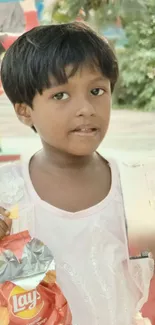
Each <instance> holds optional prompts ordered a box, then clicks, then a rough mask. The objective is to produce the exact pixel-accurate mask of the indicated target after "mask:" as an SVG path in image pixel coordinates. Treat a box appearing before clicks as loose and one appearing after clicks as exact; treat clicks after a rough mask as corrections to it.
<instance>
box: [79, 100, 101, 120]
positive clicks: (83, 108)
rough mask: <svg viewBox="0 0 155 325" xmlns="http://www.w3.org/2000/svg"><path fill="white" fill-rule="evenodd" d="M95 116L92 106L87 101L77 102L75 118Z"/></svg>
mask: <svg viewBox="0 0 155 325" xmlns="http://www.w3.org/2000/svg"><path fill="white" fill-rule="evenodd" d="M93 115H96V111H95V108H94V106H93V105H92V103H91V102H90V101H89V100H86V99H85V100H81V101H79V100H78V109H77V112H76V116H93Z"/></svg>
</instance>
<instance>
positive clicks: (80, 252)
mask: <svg viewBox="0 0 155 325" xmlns="http://www.w3.org/2000/svg"><path fill="white" fill-rule="evenodd" d="M110 167H111V172H112V185H111V190H110V192H109V194H108V196H107V197H106V198H105V199H104V200H103V201H101V202H100V203H98V204H96V205H95V206H93V207H90V208H88V209H86V210H84V211H79V212H76V213H71V212H67V211H63V210H61V209H58V208H56V207H54V206H51V205H50V204H48V203H47V202H45V201H43V200H41V199H40V198H39V196H38V195H37V193H36V191H35V189H34V187H33V185H32V182H31V180H30V176H29V162H27V163H15V164H8V165H5V166H2V167H1V168H0V205H1V206H3V207H5V208H7V209H10V208H11V207H12V206H13V205H15V204H16V203H18V204H19V209H20V218H19V219H18V220H14V222H13V226H12V232H13V233H17V232H19V231H23V230H26V229H28V230H29V232H30V234H31V236H33V237H36V238H38V239H40V240H41V241H43V242H44V243H45V244H46V245H47V246H48V247H49V248H50V249H51V251H52V253H53V256H54V258H55V262H56V268H57V283H58V285H59V286H60V287H61V289H62V291H63V293H64V295H65V297H66V299H67V300H68V303H69V305H70V308H71V312H72V316H73V324H75V325H103V324H106V325H132V324H133V323H134V317H135V315H136V313H137V312H138V311H139V310H140V309H141V307H142V305H143V304H144V302H145V301H146V300H147V296H148V290H149V285H150V280H151V278H152V275H153V261H152V259H150V258H143V259H133V260H130V259H129V253H128V243H127V235H126V224H125V213H124V205H123V197H122V191H121V185H120V177H119V171H118V168H117V166H116V164H115V163H114V162H113V161H111V162H110ZM72 199H74V198H71V200H72Z"/></svg>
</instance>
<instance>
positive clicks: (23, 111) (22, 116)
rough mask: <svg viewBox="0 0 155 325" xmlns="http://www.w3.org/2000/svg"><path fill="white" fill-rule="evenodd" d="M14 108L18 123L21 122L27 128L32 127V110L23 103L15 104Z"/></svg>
mask: <svg viewBox="0 0 155 325" xmlns="http://www.w3.org/2000/svg"><path fill="white" fill-rule="evenodd" d="M14 108H15V112H16V115H17V117H18V119H19V120H20V122H22V123H23V124H25V125H27V126H30V127H32V126H33V122H32V117H31V115H32V114H31V111H32V108H31V107H30V106H28V105H27V104H25V103H22V104H18V103H16V104H15V106H14Z"/></svg>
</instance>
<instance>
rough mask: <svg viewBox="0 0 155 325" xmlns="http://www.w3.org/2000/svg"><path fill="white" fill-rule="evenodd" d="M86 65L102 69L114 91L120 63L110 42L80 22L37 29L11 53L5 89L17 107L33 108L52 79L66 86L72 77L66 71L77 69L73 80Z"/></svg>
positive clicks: (5, 64) (5, 66) (5, 71)
mask: <svg viewBox="0 0 155 325" xmlns="http://www.w3.org/2000/svg"><path fill="white" fill-rule="evenodd" d="M84 63H90V64H92V66H94V65H95V66H96V67H98V68H99V69H100V70H101V72H102V73H103V75H104V76H106V77H107V78H108V79H109V80H110V83H111V91H113V89H114V86H115V83H116V81H117V78H118V63H117V59H116V57H115V54H114V52H113V51H112V49H111V47H110V46H109V44H108V43H107V41H106V40H104V39H103V38H102V37H100V36H98V35H97V34H96V33H95V32H94V31H93V30H92V29H91V28H90V27H88V26H87V25H86V24H84V23H79V22H73V23H68V24H58V25H48V26H39V27H35V28H33V29H32V30H30V31H28V32H26V33H24V34H22V35H21V36H20V37H19V38H18V39H17V40H16V41H15V42H14V43H13V44H12V45H11V46H10V48H9V49H8V50H7V52H6V54H5V56H4V58H3V61H2V66H1V80H2V84H3V88H4V90H5V92H6V94H7V96H8V97H9V99H10V101H11V102H12V103H13V104H16V103H26V104H27V105H29V106H30V107H32V106H33V105H32V104H33V99H34V96H35V94H36V93H40V94H42V92H43V90H44V89H46V88H49V87H50V86H51V80H50V77H51V76H53V77H54V78H55V79H56V81H57V82H58V84H63V83H65V82H67V80H68V77H69V76H67V75H66V73H65V67H66V66H67V65H69V64H71V65H72V66H73V69H72V71H71V74H70V76H71V75H74V74H75V73H76V71H77V69H78V68H79V66H81V65H82V64H84Z"/></svg>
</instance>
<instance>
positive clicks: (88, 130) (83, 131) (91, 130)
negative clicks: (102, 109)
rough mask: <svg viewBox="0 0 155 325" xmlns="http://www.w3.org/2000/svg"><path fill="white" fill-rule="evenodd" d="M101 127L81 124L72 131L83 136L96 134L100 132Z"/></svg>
mask: <svg viewBox="0 0 155 325" xmlns="http://www.w3.org/2000/svg"><path fill="white" fill-rule="evenodd" d="M98 131H99V129H98V128H97V127H91V126H79V127H77V128H76V129H74V130H73V131H72V133H74V134H77V135H81V136H87V135H88V136H94V135H96V134H97V133H98Z"/></svg>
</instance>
